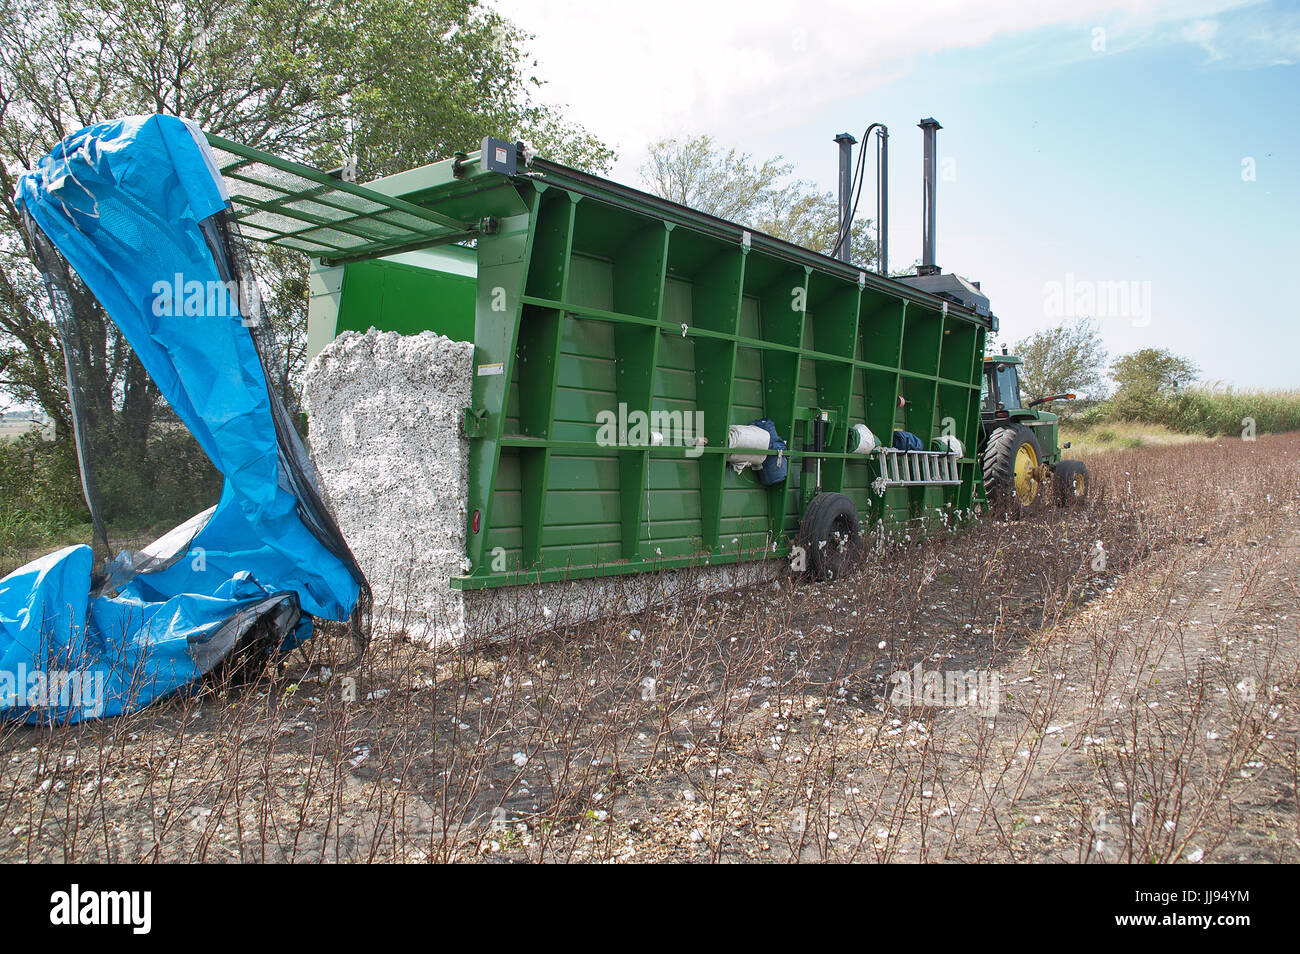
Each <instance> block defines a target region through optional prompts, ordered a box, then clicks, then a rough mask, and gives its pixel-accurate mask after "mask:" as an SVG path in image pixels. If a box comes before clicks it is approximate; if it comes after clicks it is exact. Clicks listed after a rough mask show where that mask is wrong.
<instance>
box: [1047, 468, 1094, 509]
mask: <svg viewBox="0 0 1300 954" xmlns="http://www.w3.org/2000/svg"><path fill="white" fill-rule="evenodd" d="M1088 483H1089V478H1088V468H1087V467H1086V466H1085V465H1084V463H1083V461H1081V460H1063V461H1061V462H1060V463H1059V464H1057V465H1056V472H1055V474H1054V475H1053V478H1052V487H1053V489H1054V490H1055V491H1056V504H1057V506H1058V507H1078V506H1081V505H1082V504H1084V503H1086V502H1087V500H1088Z"/></svg>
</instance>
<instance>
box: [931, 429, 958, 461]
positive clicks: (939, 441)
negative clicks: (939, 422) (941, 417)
mask: <svg viewBox="0 0 1300 954" xmlns="http://www.w3.org/2000/svg"><path fill="white" fill-rule="evenodd" d="M930 446H931V447H933V448H934V449H935V450H941V451H947V452H948V453H949V454H953V455H954V456H956V457H960V456H961V455H962V446H961V441H959V440H957V438H955V437H953V436H952V435H951V434H941V435H940V436H938V437H936V438H935V439H934V440H932V441H931V442H930Z"/></svg>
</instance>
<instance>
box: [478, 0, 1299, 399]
mask: <svg viewBox="0 0 1300 954" xmlns="http://www.w3.org/2000/svg"><path fill="white" fill-rule="evenodd" d="M497 5H498V7H499V8H500V9H501V10H502V12H504V13H505V14H506V15H507V16H510V17H511V18H512V19H514V20H515V21H516V22H518V23H519V24H520V25H521V26H523V27H524V28H525V29H527V30H529V31H530V32H532V33H533V34H534V35H535V39H534V40H533V41H532V44H531V49H532V50H533V52H534V54H535V55H536V58H537V60H538V66H537V69H538V72H539V75H540V76H541V77H542V78H543V79H546V80H548V81H549V83H548V86H547V87H546V88H545V90H544V92H543V98H546V99H548V100H550V101H552V102H556V103H560V104H564V105H565V106H566V113H567V115H569V116H570V117H571V118H572V119H574V120H576V121H578V122H581V123H583V124H584V125H586V126H587V127H588V128H589V129H590V130H591V131H592V132H593V133H596V134H597V135H600V136H602V137H603V138H605V139H606V140H607V141H610V142H611V143H612V144H613V145H614V146H615V147H616V148H617V149H618V151H619V162H618V164H617V166H616V167H615V170H614V178H616V179H619V180H621V181H625V182H629V183H632V184H638V178H639V177H638V167H639V165H640V163H641V161H642V160H643V158H644V155H645V146H646V144H647V143H648V142H650V141H651V140H653V139H656V138H660V137H663V136H671V135H684V134H692V133H706V132H707V133H710V134H713V135H714V136H716V137H717V138H718V139H719V140H720V141H722V142H724V143H726V144H728V145H731V144H734V145H736V146H737V147H739V148H741V149H743V150H745V151H748V152H750V153H752V154H753V155H754V156H755V157H758V158H763V157H767V156H769V155H773V154H777V153H780V154H782V155H784V156H785V157H786V158H787V159H788V160H790V161H792V162H794V163H795V165H796V174H797V175H799V176H800V177H801V178H806V179H811V180H813V181H815V182H817V183H818V184H819V185H821V186H822V187H823V188H826V189H829V188H832V187H833V185H834V181H835V167H836V154H835V147H834V145H833V144H832V142H831V139H832V137H833V136H834V134H835V133H836V132H839V131H841V130H847V131H850V132H852V133H854V134H855V135H860V134H861V131H862V129H863V128H864V127H865V126H866V125H867V124H868V123H869V122H872V121H881V122H884V123H886V124H887V125H888V126H889V129H890V134H891V138H890V160H891V161H890V206H891V221H890V252H891V267H893V268H898V267H901V266H904V265H906V264H908V263H910V262H912V261H913V260H915V259H916V258H917V257H918V256H919V254H920V223H919V220H920V192H921V186H920V155H921V133H920V130H919V129H917V128H916V123H917V121H918V120H919V119H921V118H922V117H925V116H934V117H935V118H936V119H938V120H939V122H940V123H942V124H943V126H944V128H943V130H942V131H941V132H940V133H939V157H940V162H941V171H942V173H943V176H942V178H941V181H940V183H939V199H938V229H937V235H938V246H937V259H938V262H939V264H940V265H941V266H942V267H943V268H944V269H945V270H951V271H956V272H958V273H960V274H963V275H966V276H967V277H969V278H972V279H975V280H978V281H980V282H982V285H983V289H984V291H985V292H986V293H987V294H988V295H989V297H990V298H991V300H992V304H993V308H994V311H995V312H996V313H997V314H998V315H999V317H1000V319H1001V322H1002V328H1003V334H1002V340H1006V341H1009V342H1012V343H1014V342H1015V341H1016V340H1018V339H1020V338H1022V337H1024V336H1025V335H1028V334H1030V333H1032V332H1033V331H1035V330H1037V329H1039V328H1044V327H1050V326H1051V325H1053V324H1057V323H1059V322H1060V321H1061V320H1062V319H1063V318H1069V317H1070V316H1071V315H1072V314H1075V313H1082V312H1089V313H1096V314H1097V317H1098V319H1099V321H1100V323H1101V328H1102V333H1103V337H1104V339H1105V341H1106V345H1107V347H1108V350H1109V351H1110V352H1111V354H1112V355H1113V356H1118V355H1120V354H1123V353H1126V352H1129V351H1132V350H1135V349H1137V348H1141V347H1147V346H1154V347H1167V348H1169V349H1171V350H1173V351H1175V352H1177V353H1180V354H1184V355H1186V356H1188V357H1190V358H1191V359H1192V360H1194V361H1195V362H1196V363H1197V364H1198V365H1199V366H1200V368H1201V369H1202V377H1203V378H1204V379H1205V380H1208V381H1222V382H1225V383H1228V384H1231V385H1234V386H1237V387H1268V388H1281V387H1286V388H1291V387H1300V371H1297V369H1296V362H1297V356H1298V355H1300V320H1298V318H1297V316H1295V315H1294V314H1293V312H1294V310H1295V307H1294V306H1293V305H1290V304H1288V301H1289V297H1290V296H1289V295H1288V292H1289V291H1290V288H1291V286H1292V285H1293V283H1294V280H1295V279H1296V278H1297V277H1300V267H1298V263H1300V225H1298V224H1297V219H1298V218H1300V215H1298V213H1300V125H1298V124H1297V120H1300V3H1279V2H1246V3H1242V2H1214V0H1202V2H1191V3H1173V2H1169V3H1161V2H1159V0H1142V2H1123V0H1074V2H1070V3H1064V2H1061V3H1057V2H1055V0H1044V2H1040V3H1035V4H1018V3H1012V2H1009V0H994V2H989V3H980V4H975V3H957V2H940V3H936V4H924V5H921V4H910V3H903V4H892V3H875V4H866V5H863V4H861V3H856V4H854V3H847V0H846V2H845V3H840V2H838V0H826V2H806V3H803V4H798V5H793V6H781V7H780V8H779V9H772V10H768V9H766V8H765V7H762V6H759V5H755V4H752V3H751V4H740V5H732V4H721V5H714V6H708V7H705V6H704V5H701V4H698V3H695V4H689V3H687V4H677V3H676V2H675V0H666V2H665V3H662V4H658V5H655V6H654V7H637V8H631V7H629V8H620V7H617V6H615V7H613V8H612V9H611V8H610V6H609V5H601V4H594V3H586V2H583V0H556V2H548V0H533V2H532V3H523V2H522V0H518V2H517V0H498V2H497ZM1252 170H1253V176H1254V178H1253V179H1251V178H1250V177H1249V176H1250V173H1251V172H1252ZM1243 173H1246V175H1245V176H1244V175H1243ZM873 178H874V177H872V179H869V181H868V185H869V186H870V183H871V181H873ZM862 207H863V209H864V210H865V209H868V208H869V207H870V208H872V209H874V199H873V198H872V197H871V196H870V195H864V197H863V200H862ZM1115 283H1125V284H1124V285H1123V286H1122V287H1123V289H1124V290H1125V291H1127V292H1129V293H1130V295H1129V298H1128V301H1127V302H1125V301H1122V300H1120V299H1117V298H1115V297H1114V295H1113V291H1114V290H1116V289H1119V288H1120V287H1121V286H1119V285H1117V284H1115ZM1108 289H1110V290H1111V291H1112V295H1111V296H1110V297H1109V298H1108V295H1107V290H1108ZM1067 290H1068V291H1069V292H1070V294H1069V295H1068V296H1067V295H1066V291H1067ZM1090 293H1096V294H1095V296H1094V297H1093V299H1092V301H1091V302H1090V301H1089V296H1090ZM1108 302H1109V304H1108ZM1063 305H1064V307H1062V306H1063ZM1115 306H1119V307H1115ZM1108 311H1114V312H1117V313H1114V314H1108V313H1106V312H1108Z"/></svg>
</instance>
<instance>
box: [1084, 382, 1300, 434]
mask: <svg viewBox="0 0 1300 954" xmlns="http://www.w3.org/2000/svg"><path fill="white" fill-rule="evenodd" d="M1070 423H1071V424H1072V426H1073V427H1074V429H1076V430H1090V429H1092V428H1095V427H1099V426H1104V427H1107V428H1113V427H1114V426H1115V425H1116V424H1121V423H1129V424H1143V425H1149V426H1153V427H1159V428H1163V429H1165V430H1168V431H1172V432H1176V433H1180V434H1194V435H1199V436H1202V437H1224V436H1229V437H1240V436H1245V435H1248V434H1249V435H1259V434H1280V433H1286V432H1289V431H1297V430H1300V390H1272V391H1264V390H1245V391H1239V390H1236V389H1234V388H1231V387H1228V386H1226V385H1222V384H1218V383H1211V384H1205V385H1200V386H1197V387H1192V388H1187V389H1185V390H1183V391H1180V392H1178V393H1176V394H1155V393H1127V392H1123V391H1121V392H1120V393H1118V394H1116V395H1115V396H1114V397H1113V398H1111V399H1109V400H1106V401H1102V402H1100V403H1099V404H1096V405H1094V406H1092V407H1090V408H1088V409H1087V410H1085V411H1083V412H1082V413H1080V414H1078V415H1077V416H1075V417H1074V418H1073V419H1072V420H1071V422H1070Z"/></svg>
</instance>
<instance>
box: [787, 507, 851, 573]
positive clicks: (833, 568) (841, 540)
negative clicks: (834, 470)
mask: <svg viewBox="0 0 1300 954" xmlns="http://www.w3.org/2000/svg"><path fill="white" fill-rule="evenodd" d="M799 545H800V546H802V547H803V548H804V551H805V553H806V554H807V572H808V574H809V575H810V576H811V577H812V578H813V579H814V580H835V579H838V578H839V577H840V576H842V575H843V574H844V571H845V570H846V569H848V567H849V565H850V564H851V563H852V562H853V560H854V559H855V558H856V557H857V553H858V550H859V548H860V547H861V545H862V521H861V520H860V519H859V518H858V508H857V506H856V505H854V503H853V501H852V500H851V499H849V498H848V497H846V496H845V495H844V494H830V493H827V494H818V495H817V496H816V497H814V498H813V499H812V502H811V503H809V504H808V508H807V509H806V510H805V511H804V514H803V522H802V523H801V524H800V525H799Z"/></svg>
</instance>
